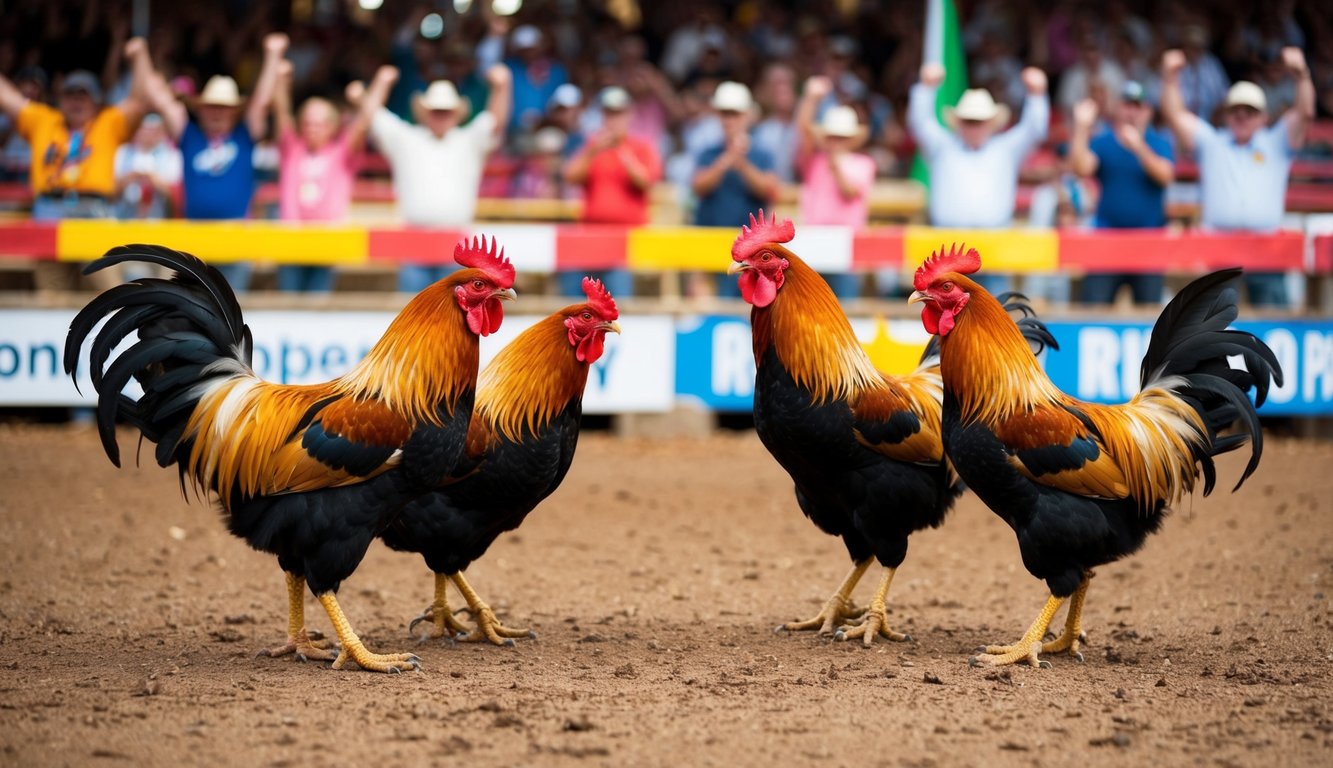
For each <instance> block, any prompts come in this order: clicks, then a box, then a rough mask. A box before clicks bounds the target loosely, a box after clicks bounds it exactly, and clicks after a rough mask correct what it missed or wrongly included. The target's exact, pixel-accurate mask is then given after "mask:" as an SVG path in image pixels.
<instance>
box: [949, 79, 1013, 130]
mask: <svg viewBox="0 0 1333 768" xmlns="http://www.w3.org/2000/svg"><path fill="white" fill-rule="evenodd" d="M960 120H979V121H981V122H983V123H992V124H994V125H997V126H1001V125H1004V124H1005V123H1007V122H1009V107H1006V106H1005V105H1003V104H996V103H995V99H993V98H991V95H990V91H988V90H986V89H985V88H969V89H968V90H966V91H963V96H962V98H960V99H959V100H958V105H957V106H954V107H945V108H944V122H946V123H948V124H949V127H950V128H953V129H955V130H957V128H958V122H959V121H960Z"/></svg>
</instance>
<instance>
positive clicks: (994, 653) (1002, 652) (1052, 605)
mask: <svg viewBox="0 0 1333 768" xmlns="http://www.w3.org/2000/svg"><path fill="white" fill-rule="evenodd" d="M1064 601H1065V598H1063V597H1056V596H1055V595H1051V596H1050V598H1049V599H1048V600H1047V601H1046V607H1045V608H1042V609H1041V615H1040V616H1038V617H1037V620H1036V621H1034V622H1032V626H1031V627H1028V631H1027V632H1026V633H1024V634H1023V637H1022V639H1020V640H1019V641H1018V642H1017V643H1014V644H1013V645H988V646H986V648H985V652H984V653H981V654H978V655H976V656H973V657H972V658H971V660H970V661H969V663H970V664H972V665H973V666H979V665H982V664H988V665H990V666H994V667H999V666H1004V665H1006V664H1014V663H1016V662H1020V661H1025V662H1027V663H1028V664H1031V665H1032V666H1034V667H1039V666H1042V665H1045V666H1050V663H1049V662H1044V661H1042V660H1041V658H1040V656H1039V654H1040V653H1041V639H1042V638H1043V637H1045V636H1046V628H1047V627H1049V626H1050V625H1051V619H1053V618H1055V612H1056V611H1058V610H1060V606H1061V605H1062V604H1064Z"/></svg>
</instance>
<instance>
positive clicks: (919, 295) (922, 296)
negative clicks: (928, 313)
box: [907, 291, 934, 304]
mask: <svg viewBox="0 0 1333 768" xmlns="http://www.w3.org/2000/svg"><path fill="white" fill-rule="evenodd" d="M918 301H934V299H932V298H931V297H930V294H928V293H926V292H925V291H913V292H912V295H911V296H908V297H907V303H908V304H915V303H917V302H918Z"/></svg>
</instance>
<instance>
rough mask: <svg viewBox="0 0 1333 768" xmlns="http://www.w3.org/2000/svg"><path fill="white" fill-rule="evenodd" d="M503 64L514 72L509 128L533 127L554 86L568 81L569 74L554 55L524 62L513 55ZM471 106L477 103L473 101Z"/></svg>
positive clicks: (515, 129)
mask: <svg viewBox="0 0 1333 768" xmlns="http://www.w3.org/2000/svg"><path fill="white" fill-rule="evenodd" d="M505 64H507V65H508V66H509V71H510V72H511V73H513V76H514V85H513V89H514V90H513V104H514V111H513V114H511V115H510V116H509V129H510V130H511V131H518V130H527V129H532V128H534V127H536V125H537V123H538V122H539V121H540V120H541V118H542V115H544V114H545V113H546V105H547V104H548V103H550V101H551V96H552V94H554V93H555V89H556V88H559V87H560V86H562V85H564V84H565V83H567V82H569V74H568V73H567V72H565V66H564V65H563V64H561V63H560V62H558V61H555V60H554V59H547V58H542V59H538V60H537V61H535V62H533V63H531V64H525V63H523V61H522V60H521V59H517V58H513V59H509V60H508V61H506V62H505ZM534 74H544V75H545V77H544V78H543V77H537V78H534V77H533V75H534ZM538 80H540V82H538ZM473 108H474V109H477V108H478V107H476V106H475V105H474V107H473Z"/></svg>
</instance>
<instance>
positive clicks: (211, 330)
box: [64, 245, 252, 466]
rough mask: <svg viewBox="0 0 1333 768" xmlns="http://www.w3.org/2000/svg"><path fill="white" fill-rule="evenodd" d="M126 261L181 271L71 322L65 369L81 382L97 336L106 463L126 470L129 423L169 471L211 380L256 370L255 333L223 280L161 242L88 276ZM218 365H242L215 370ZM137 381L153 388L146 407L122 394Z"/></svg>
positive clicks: (114, 295)
mask: <svg viewBox="0 0 1333 768" xmlns="http://www.w3.org/2000/svg"><path fill="white" fill-rule="evenodd" d="M127 261H138V262H145V263H149V264H158V265H161V266H165V267H169V268H170V269H172V270H173V271H174V272H175V274H174V275H173V276H172V277H171V278H170V279H162V278H142V279H139V280H133V281H130V282H128V283H124V284H122V285H118V286H116V287H114V288H111V289H110V290H108V291H106V292H104V293H102V294H101V295H99V296H97V297H96V298H94V299H93V300H92V301H90V302H89V303H88V305H87V306H86V307H84V308H83V309H82V310H81V311H80V312H79V313H78V314H77V315H75V317H74V319H73V321H71V323H70V329H69V335H68V336H67V337H66V340H65V353H64V364H65V372H66V373H67V374H69V375H70V376H71V377H74V376H75V375H76V371H77V368H78V361H79V356H80V353H81V352H82V349H83V345H84V342H85V341H86V340H87V339H88V337H89V336H90V335H91V336H93V340H92V344H91V348H90V350H89V356H88V363H89V369H90V370H89V375H90V378H91V379H92V382H93V386H94V388H95V389H96V391H97V393H98V404H97V428H98V434H99V437H100V438H101V441H102V447H103V448H104V449H105V451H106V454H107V457H108V458H109V459H111V461H112V462H113V463H114V464H116V465H117V466H119V465H120V448H119V445H118V444H117V442H116V433H115V425H116V422H117V420H120V421H124V422H126V423H128V424H130V425H131V426H134V427H135V428H137V429H138V430H139V431H140V434H141V436H142V437H144V438H147V439H148V440H151V441H153V442H155V443H157V450H156V458H157V461H158V463H159V464H161V465H162V466H167V465H168V464H170V463H171V462H173V461H175V460H176V458H177V456H176V449H177V447H178V443H179V442H180V440H181V439H182V436H183V434H184V431H185V425H186V423H187V421H188V419H189V416H190V413H191V412H192V410H193V406H194V405H195V404H196V403H197V401H198V398H199V394H200V393H201V392H202V391H203V389H204V387H203V386H201V384H205V383H206V381H207V379H208V378H209V377H210V376H232V375H235V374H236V373H238V372H241V371H248V370H249V363H250V355H251V349H252V344H251V336H250V329H249V328H248V327H246V325H245V323H244V322H243V320H242V316H241V307H240V304H238V303H237V301H236V294H235V293H234V292H233V291H232V289H231V286H229V285H228V284H227V281H226V279H225V278H223V276H222V273H220V272H218V271H217V270H216V269H214V268H213V267H210V266H208V265H207V264H205V263H204V262H202V261H200V260H199V259H197V258H195V257H194V256H191V255H190V254H187V253H181V252H178V251H174V250H171V249H169V248H164V247H162V246H157V245H126V246H121V247H118V248H113V249H111V250H110V251H108V252H107V253H106V255H105V256H103V257H102V258H100V259H98V260H96V261H94V262H93V263H92V264H90V265H89V266H88V267H87V269H85V270H84V273H85V274H91V273H93V272H97V271H99V270H102V269H105V268H107V267H110V266H113V265H115V264H121V263H124V262H127ZM103 319H106V322H105V324H103V325H102V327H101V329H100V330H97V333H96V335H94V330H95V329H96V328H97V325H98V323H101V322H102V321H103ZM131 333H137V335H138V340H137V341H136V342H135V343H134V344H132V345H130V347H129V348H128V349H126V350H125V351H123V352H122V353H121V354H120V355H119V356H117V357H116V358H115V359H114V360H112V359H111V355H112V351H113V350H114V349H115V348H116V347H117V346H118V345H119V344H120V343H121V342H122V341H123V340H124V339H125V338H127V337H128V336H130V334H131ZM219 360H231V361H235V363H236V364H227V365H222V366H216V365H215V364H216V363H217V362H218V361H219ZM108 362H109V364H108ZM210 366H213V367H212V368H210ZM206 371H207V372H206ZM131 379H134V380H136V381H138V382H139V384H140V385H141V386H142V387H143V390H144V395H143V397H141V398H140V399H139V400H137V401H136V400H134V399H132V398H130V397H128V396H126V395H124V394H122V392H121V390H123V389H124V388H125V386H126V385H127V384H129V382H130V380H131ZM76 382H77V378H76Z"/></svg>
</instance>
